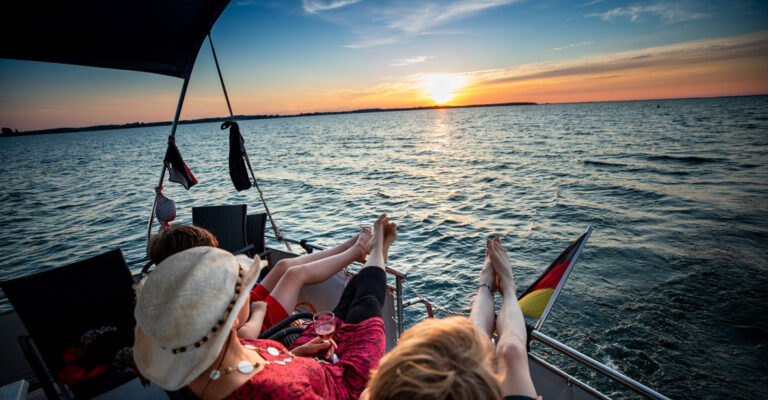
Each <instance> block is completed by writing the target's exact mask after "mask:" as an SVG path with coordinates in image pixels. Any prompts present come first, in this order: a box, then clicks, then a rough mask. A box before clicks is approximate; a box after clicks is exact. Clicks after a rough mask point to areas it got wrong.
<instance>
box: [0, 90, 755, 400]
mask: <svg viewBox="0 0 768 400" xmlns="http://www.w3.org/2000/svg"><path fill="white" fill-rule="evenodd" d="M171 112H172V110H169V115H170V113H171ZM182 117H183V116H182ZM240 125H241V130H242V133H243V136H244V138H245V143H246V148H247V149H248V153H249V155H250V160H251V163H252V165H253V168H254V172H255V174H256V177H257V179H258V183H259V187H260V188H261V190H262V191H263V193H264V198H265V200H266V202H267V204H268V206H269V209H270V211H271V212H272V214H273V216H274V221H275V222H276V224H277V225H278V227H279V228H280V230H281V231H282V232H283V233H284V234H285V235H286V236H289V237H291V238H296V239H307V240H309V241H311V242H314V243H318V244H321V245H325V246H332V245H334V244H337V243H340V242H342V241H344V240H345V239H347V238H349V237H351V236H352V235H354V234H355V233H356V232H358V231H359V229H360V228H361V227H363V226H371V224H372V223H373V221H374V220H375V218H376V216H377V215H378V214H380V213H387V214H388V215H389V216H390V219H391V220H392V221H395V222H396V223H397V226H398V232H399V237H398V239H397V241H396V242H395V243H394V245H393V246H392V248H391V250H390V259H389V265H390V266H392V267H394V268H397V269H399V270H401V271H403V272H406V273H407V274H408V277H407V282H408V284H409V285H410V286H411V287H412V289H413V290H414V291H415V292H417V293H418V294H420V295H422V296H424V297H426V298H428V299H429V300H430V301H431V302H432V303H433V304H435V305H437V306H438V307H440V308H441V309H444V310H450V311H452V312H459V313H465V312H468V310H469V308H470V306H471V301H472V296H473V294H474V293H475V291H476V288H477V281H478V273H479V271H480V268H481V266H482V264H483V258H484V253H485V249H484V243H485V239H486V238H490V237H495V236H499V237H501V239H502V243H503V245H504V246H505V248H506V249H507V251H508V252H509V254H510V256H511V259H512V263H513V272H514V275H515V279H516V280H517V285H518V287H519V288H520V290H521V291H522V290H523V289H524V288H525V287H527V286H528V285H529V284H530V283H531V282H532V281H533V280H534V279H536V277H537V276H538V275H539V274H540V273H541V272H542V271H543V270H544V269H545V268H546V267H547V266H548V265H549V264H550V263H551V262H552V261H553V260H554V259H555V258H556V257H557V256H558V254H559V253H560V252H561V251H562V250H563V249H565V247H566V246H568V244H569V243H570V242H571V241H573V240H575V239H576V238H577V237H578V236H579V235H581V234H582V233H583V232H584V231H585V230H586V229H587V227H588V226H590V225H591V226H592V227H593V228H594V230H593V232H592V234H591V236H590V237H589V241H588V242H587V244H586V246H585V247H584V250H583V252H582V253H581V257H580V258H579V260H578V262H577V264H576V266H575V268H574V269H573V272H572V273H571V275H570V278H569V279H568V282H567V284H566V285H565V287H564V289H563V291H562V293H561V294H560V296H559V298H558V300H557V302H556V303H555V305H554V307H553V308H552V312H551V313H550V314H549V316H548V318H547V320H546V322H545V323H544V325H543V326H542V332H543V333H545V334H546V335H549V336H551V337H553V338H555V339H557V340H559V341H561V342H563V343H565V344H567V345H569V346H571V347H573V348H575V349H577V350H579V351H580V352H582V353H584V354H586V355H588V356H590V357H592V358H594V359H596V360H598V361H600V362H602V363H605V364H607V365H609V366H611V367H613V368H615V369H617V370H618V371H620V372H622V373H624V374H626V375H628V376H630V377H632V378H634V379H636V380H638V381H640V382H642V383H644V384H646V385H647V386H649V387H651V388H653V389H655V390H657V391H659V392H661V393H662V394H665V395H666V396H668V397H670V398H676V399H677V398H679V399H726V398H728V399H734V398H735V399H752V398H767V397H768V317H766V315H768V259H767V258H766V253H767V252H768V96H754V97H728V98H706V99H684V100H653V101H630V102H606V103H579V104H543V105H530V106H499V107H478V108H455V109H432V110H418V111H397V112H377V113H360V114H343V115H323V116H307V117H291V118H275V119H263V120H249V121H242V122H240ZM168 134H169V127H167V126H166V127H152V128H137V129H120V130H104V131H92V132H78V133H67V134H52V135H38V136H28V137H7V138H0V216H1V218H2V229H0V279H3V280H5V279H11V278H16V277H19V276H23V275H26V274H33V273H36V272H40V271H43V270H46V269H49V268H54V267H56V266H61V265H65V264H68V263H71V262H73V261H76V260H79V259H83V258H87V257H89V256H91V255H94V254H97V253H101V252H105V251H107V250H110V249H114V248H120V249H122V251H123V252H124V254H125V256H126V258H127V259H128V260H136V259H140V258H142V257H144V256H145V241H146V235H147V222H148V219H149V214H150V211H151V207H152V201H153V196H154V188H155V186H156V185H157V184H158V182H159V178H160V172H161V168H162V160H163V156H164V154H165V150H166V141H167V137H168ZM176 142H177V145H178V147H179V149H180V151H181V153H182V155H183V157H184V159H185V161H186V162H187V164H188V166H189V168H190V170H191V171H192V173H193V174H194V175H195V176H196V177H197V179H198V180H199V183H198V184H197V185H196V186H193V187H192V188H191V189H189V190H185V189H184V187H183V186H181V185H179V184H177V183H173V182H169V181H168V180H167V179H166V180H165V182H164V184H163V186H164V189H163V193H164V194H165V195H166V196H167V197H169V198H171V199H173V200H174V201H175V202H176V207H177V218H176V220H175V221H173V223H179V224H190V223H191V222H192V218H191V208H192V207H193V206H197V205H223V204H243V203H244V204H247V205H248V209H249V211H250V212H251V213H256V212H263V206H262V204H261V201H260V198H259V194H258V192H257V191H256V190H255V189H251V190H247V191H243V192H236V191H235V190H234V187H233V185H232V183H231V181H230V180H229V175H228V164H227V155H228V133H227V131H224V130H221V129H220V126H219V124H218V123H204V124H191V125H181V126H180V127H179V128H178V131H177V133H176ZM155 226H157V225H155ZM269 230H270V232H268V233H271V229H269ZM268 244H270V243H268ZM272 245H274V246H276V247H282V245H281V244H272ZM296 247H298V246H294V248H296ZM140 265H141V264H139V265H137V266H135V268H140ZM405 297H406V298H411V297H415V294H414V293H413V292H412V291H411V290H410V289H408V288H406V294H405ZM498 299H499V298H498V296H497V301H498ZM9 309H10V305H9V303H8V302H7V300H6V299H4V298H2V299H1V300H0V310H2V311H6V310H9ZM437 314H438V316H445V315H448V314H447V313H444V312H438V313H437ZM424 315H425V314H424V309H423V307H421V306H420V305H416V306H414V307H412V308H409V309H407V310H406V325H410V324H413V323H415V322H416V321H418V320H420V319H422V318H423V317H424ZM531 351H532V352H534V354H538V355H540V356H541V357H543V358H544V359H546V360H548V361H550V362H552V363H554V364H556V365H558V366H559V367H561V368H562V369H563V370H565V371H566V372H569V373H571V374H573V375H574V376H576V377H577V378H579V379H581V380H583V381H584V382H586V383H588V384H590V385H593V386H594V387H596V388H597V389H599V390H601V391H603V392H604V393H606V394H607V395H609V396H611V397H613V398H618V399H629V398H637V397H639V396H638V395H637V394H633V393H632V392H629V391H627V390H625V389H623V388H622V387H621V386H620V385H618V384H615V383H612V382H610V381H608V380H607V379H605V378H603V377H602V376H600V375H598V374H596V373H594V372H590V370H588V369H586V368H583V367H581V366H579V365H578V364H576V363H574V362H573V361H571V360H569V359H567V358H565V357H563V356H559V355H557V354H556V353H554V352H552V351H549V350H548V349H547V348H546V347H545V346H544V345H541V344H539V343H536V342H534V343H533V344H532V349H531Z"/></svg>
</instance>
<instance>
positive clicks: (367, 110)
mask: <svg viewBox="0 0 768 400" xmlns="http://www.w3.org/2000/svg"><path fill="white" fill-rule="evenodd" d="M763 96H768V94H747V95H735V96H712V97H673V98H666V99H637V100H606V101H575V102H567V103H534V102H511V103H492V104H472V105H466V106H446V105H443V106H439V105H438V106H422V107H402V108H364V109H359V110H350V111H318V112H311V113H300V114H290V115H280V114H264V115H235V119H236V120H238V121H247V120H252V119H271V118H294V117H311V116H320V115H341V114H362V113H375V112H390V111H417V110H435V109H438V110H439V109H450V108H475V107H506V106H533V105H552V104H589V103H621V102H632V101H648V102H654V101H656V102H663V101H673V100H696V99H718V98H730V97H763ZM228 119H229V118H228V117H211V118H198V119H189V120H182V121H179V125H190V124H203V123H209V122H223V121H226V120H228ZM171 123H172V121H162V122H130V123H127V124H113V125H94V126H86V127H80V128H51V129H40V130H33V131H23V132H17V131H8V130H6V128H3V132H2V134H0V138H1V137H12V136H28V135H47V134H56V133H70V132H86V131H101V130H110V129H129V128H146V127H153V126H170V125H171Z"/></svg>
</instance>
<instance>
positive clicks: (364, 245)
mask: <svg viewBox="0 0 768 400" xmlns="http://www.w3.org/2000/svg"><path fill="white" fill-rule="evenodd" d="M355 236H356V237H357V241H355V244H354V245H355V246H357V248H358V249H360V257H359V258H358V259H356V260H355V261H358V262H361V263H364V262H365V258H366V257H367V256H368V254H369V252H368V251H367V249H368V248H369V247H370V243H371V242H372V240H371V237H372V233H371V228H369V227H367V226H366V227H364V228H362V229H360V233H358V234H357V235H355Z"/></svg>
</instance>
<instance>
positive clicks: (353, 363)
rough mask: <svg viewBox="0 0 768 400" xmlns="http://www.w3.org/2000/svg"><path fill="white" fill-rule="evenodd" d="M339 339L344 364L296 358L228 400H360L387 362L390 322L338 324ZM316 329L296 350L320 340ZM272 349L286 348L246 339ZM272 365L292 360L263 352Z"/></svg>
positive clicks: (306, 334) (309, 328)
mask: <svg viewBox="0 0 768 400" xmlns="http://www.w3.org/2000/svg"><path fill="white" fill-rule="evenodd" d="M338 323H339V325H338V326H337V327H336V333H335V334H334V336H333V338H334V341H336V343H337V344H338V345H339V348H338V349H337V350H336V355H337V356H338V357H339V362H338V363H336V364H329V363H324V362H319V361H317V360H315V359H314V358H309V357H296V358H294V359H293V360H292V361H291V362H289V363H286V364H285V365H278V364H267V365H266V366H264V369H262V370H261V371H260V372H259V373H257V374H256V375H254V376H252V377H251V379H250V380H248V381H247V382H245V383H244V384H243V385H242V386H240V387H239V388H237V389H236V390H235V391H234V392H232V393H230V395H229V396H227V399H357V398H358V397H359V396H360V393H361V392H362V391H363V389H365V385H366V384H367V383H368V378H370V371H371V369H373V368H376V367H377V366H378V365H379V360H380V359H381V357H383V356H384V340H385V339H384V321H382V320H381V318H378V317H376V318H369V319H367V320H365V321H363V322H361V323H359V324H344V323H343V322H341V321H338ZM315 336H316V335H315V333H314V327H313V325H312V324H310V325H309V326H307V328H306V329H305V330H304V332H303V333H302V334H301V335H300V336H299V337H298V338H297V339H296V342H295V343H294V344H293V346H291V348H295V347H297V346H299V345H301V344H303V343H306V342H308V341H310V340H312V339H313V338H314V337H315ZM240 342H241V343H243V344H252V345H254V346H257V347H261V348H264V349H266V348H267V347H269V346H271V347H275V348H277V349H278V350H283V349H285V347H284V346H283V345H282V344H280V343H278V342H275V341H272V340H259V339H255V340H248V339H240ZM257 351H258V352H259V354H260V355H261V356H262V357H264V359H266V360H267V361H277V360H283V359H285V358H286V355H285V354H282V353H281V354H278V355H277V356H272V355H270V354H269V353H267V352H266V351H260V350H257Z"/></svg>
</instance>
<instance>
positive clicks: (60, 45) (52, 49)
mask: <svg viewBox="0 0 768 400" xmlns="http://www.w3.org/2000/svg"><path fill="white" fill-rule="evenodd" d="M228 3H229V0H191V1H178V0H177V1H169V0H152V1H147V0H134V1H123V2H119V1H113V0H101V1H99V0H80V1H72V0H69V1H68V0H53V1H34V0H32V1H3V2H0V15H1V16H2V18H0V21H2V23H0V29H2V39H1V40H2V46H1V47H0V57H2V58H11V59H20V60H33V61H47V62H55V63H63V64H75V65H86V66H92V67H103V68H114V69H124V70H131V71H141V72H152V73H157V74H162V75H168V76H173V77H177V78H183V79H185V78H189V76H190V74H191V73H192V67H193V66H194V64H195V59H196V58H197V53H198V51H199V50H200V46H201V45H202V42H203V40H204V39H205V36H206V35H207V34H208V33H209V32H210V30H211V27H213V24H214V23H215V22H216V20H217V19H218V18H219V16H220V15H221V13H222V11H223V10H224V8H225V7H226V6H227V4H228Z"/></svg>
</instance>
